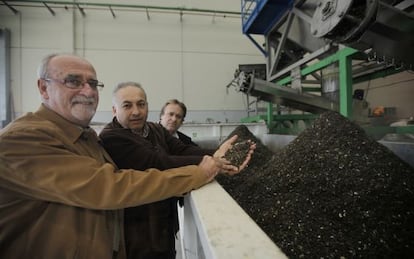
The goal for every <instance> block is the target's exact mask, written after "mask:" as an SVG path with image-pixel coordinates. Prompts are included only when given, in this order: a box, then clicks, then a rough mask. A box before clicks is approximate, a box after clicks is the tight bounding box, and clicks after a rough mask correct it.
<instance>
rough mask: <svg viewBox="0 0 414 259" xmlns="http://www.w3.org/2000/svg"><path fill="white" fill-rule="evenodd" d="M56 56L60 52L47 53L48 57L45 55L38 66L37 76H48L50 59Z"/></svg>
mask: <svg viewBox="0 0 414 259" xmlns="http://www.w3.org/2000/svg"><path fill="white" fill-rule="evenodd" d="M56 56H59V54H56V53H54V54H50V55H47V56H46V57H44V58H43V59H42V61H41V62H40V64H39V67H38V68H37V76H38V77H39V78H46V77H48V74H47V73H48V70H47V67H48V66H49V62H50V60H51V59H52V58H54V57H56Z"/></svg>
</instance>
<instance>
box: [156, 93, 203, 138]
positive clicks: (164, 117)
mask: <svg viewBox="0 0 414 259" xmlns="http://www.w3.org/2000/svg"><path fill="white" fill-rule="evenodd" d="M186 115H187V107H186V106H185V104H184V103H183V102H180V101H178V100H177V99H171V100H168V101H167V102H166V103H165V104H164V106H163V107H162V109H161V113H160V124H161V125H162V126H164V128H165V129H166V130H168V131H169V132H170V134H171V135H173V136H174V137H176V138H178V139H179V140H181V141H182V142H184V144H187V145H193V146H197V144H196V143H194V142H193V141H192V139H191V138H190V137H189V136H187V135H185V134H184V133H182V132H180V131H178V129H179V128H180V127H181V125H183V122H184V119H185V116H186Z"/></svg>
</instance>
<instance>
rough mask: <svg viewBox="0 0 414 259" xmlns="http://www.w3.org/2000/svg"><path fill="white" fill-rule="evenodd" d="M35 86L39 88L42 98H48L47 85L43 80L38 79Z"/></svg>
mask: <svg viewBox="0 0 414 259" xmlns="http://www.w3.org/2000/svg"><path fill="white" fill-rule="evenodd" d="M37 88H38V89H39V92H40V95H41V96H42V98H43V99H49V94H48V93H47V85H46V81H45V80H43V79H38V80H37Z"/></svg>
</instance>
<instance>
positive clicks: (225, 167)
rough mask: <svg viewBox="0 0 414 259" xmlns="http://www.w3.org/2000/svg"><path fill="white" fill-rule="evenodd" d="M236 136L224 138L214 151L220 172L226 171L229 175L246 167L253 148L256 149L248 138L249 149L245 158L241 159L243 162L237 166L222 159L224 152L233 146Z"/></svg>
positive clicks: (254, 144)
mask: <svg viewBox="0 0 414 259" xmlns="http://www.w3.org/2000/svg"><path fill="white" fill-rule="evenodd" d="M237 138H238V136H237V135H234V136H233V137H231V138H229V139H228V140H226V141H225V142H224V143H223V144H221V145H220V147H219V148H218V149H217V151H216V152H215V153H214V158H215V160H216V161H217V163H218V165H219V166H220V172H221V173H227V174H230V175H234V174H237V173H239V172H240V171H241V170H243V169H244V168H246V167H247V165H248V163H249V161H250V159H251V157H252V155H253V153H254V150H255V149H256V143H254V142H252V141H250V140H248V142H249V143H250V147H249V151H248V153H247V155H246V159H245V160H244V161H243V163H242V164H241V165H240V166H239V167H237V166H235V165H231V164H230V163H229V161H227V160H226V159H224V155H225V154H226V152H227V151H228V150H229V149H231V148H232V147H233V144H234V143H235V142H236V140H237Z"/></svg>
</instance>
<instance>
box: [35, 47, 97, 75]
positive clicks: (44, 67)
mask: <svg viewBox="0 0 414 259" xmlns="http://www.w3.org/2000/svg"><path fill="white" fill-rule="evenodd" d="M59 56H72V57H77V58H80V59H83V60H85V61H86V62H88V63H89V64H90V62H89V61H87V60H86V59H85V58H83V57H81V56H78V55H75V54H71V53H53V54H49V55H47V56H46V57H44V58H43V59H42V61H41V62H40V64H39V67H38V68H37V76H38V77H39V78H47V77H48V76H49V75H48V73H49V71H48V67H49V63H50V61H51V60H52V59H53V58H54V57H59ZM91 66H92V64H91ZM92 68H93V67H92ZM93 69H94V68H93Z"/></svg>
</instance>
